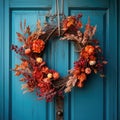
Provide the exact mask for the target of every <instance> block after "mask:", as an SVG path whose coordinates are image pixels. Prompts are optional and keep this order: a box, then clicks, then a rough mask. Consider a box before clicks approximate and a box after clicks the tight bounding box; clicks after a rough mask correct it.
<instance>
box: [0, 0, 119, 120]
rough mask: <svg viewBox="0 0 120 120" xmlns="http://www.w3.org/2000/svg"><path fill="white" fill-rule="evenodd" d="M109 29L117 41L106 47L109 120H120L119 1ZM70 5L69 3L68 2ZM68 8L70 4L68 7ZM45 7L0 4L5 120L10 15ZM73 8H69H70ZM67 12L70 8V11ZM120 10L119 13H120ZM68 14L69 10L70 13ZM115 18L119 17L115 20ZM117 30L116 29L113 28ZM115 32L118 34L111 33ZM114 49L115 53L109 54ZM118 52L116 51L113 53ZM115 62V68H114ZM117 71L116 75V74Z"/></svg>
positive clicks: (5, 113)
mask: <svg viewBox="0 0 120 120" xmlns="http://www.w3.org/2000/svg"><path fill="white" fill-rule="evenodd" d="M109 1H110V2H109V8H107V9H108V12H109V21H108V22H109V23H113V24H110V26H109V30H108V32H109V33H108V34H109V36H107V37H108V38H109V39H111V40H114V45H113V43H112V42H110V41H111V40H109V41H106V44H108V46H107V47H106V48H105V50H106V53H109V54H107V55H106V56H107V59H108V65H107V72H106V76H107V79H108V81H106V92H107V93H108V94H107V96H105V98H106V100H105V102H106V106H105V109H106V110H105V111H106V117H105V118H104V119H105V120H117V119H118V118H120V115H119V114H118V113H119V112H120V102H119V100H120V95H119V94H120V89H119V87H120V82H119V81H120V77H119V73H120V72H119V68H120V64H119V60H120V55H119V52H120V48H119V45H120V43H119V40H120V30H119V28H120V23H119V21H120V8H119V4H120V2H119V0H114V3H113V0H109ZM67 3H68V2H67ZM67 6H68V5H67ZM44 7H46V4H45V5H41V4H40V3H37V2H36V3H34V4H30V3H24V4H22V3H21V4H20V3H16V2H9V0H1V4H0V12H1V18H2V19H0V23H1V24H0V38H1V45H0V46H1V47H0V51H1V56H0V63H1V67H0V71H1V73H0V79H1V81H0V85H1V91H0V95H1V98H2V99H1V104H0V108H1V111H0V119H3V120H10V119H11V112H12V111H11V104H10V103H11V92H10V91H11V75H10V72H11V71H10V66H11V65H10V63H11V60H10V57H11V54H10V45H11V41H10V38H11V36H10V27H11V26H10V24H9V23H10V19H11V18H10V17H9V16H10V14H11V11H12V10H13V9H16V8H17V9H23V8H28V9H29V8H30V9H34V8H35V9H37V8H44ZM48 7H51V6H50V3H48ZM68 8H69V6H68ZM66 9H67V8H66ZM118 9H119V10H118ZM67 11H68V10H67ZM112 16H115V17H114V18H112ZM112 28H115V29H112ZM111 33H114V34H111ZM110 50H111V52H109V51H110ZM113 50H114V51H113ZM113 63H114V65H113ZM113 70H114V72H113Z"/></svg>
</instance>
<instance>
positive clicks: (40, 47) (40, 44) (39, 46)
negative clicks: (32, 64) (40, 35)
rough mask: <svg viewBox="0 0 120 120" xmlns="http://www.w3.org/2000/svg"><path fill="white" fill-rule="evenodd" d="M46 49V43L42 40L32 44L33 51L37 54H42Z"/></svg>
mask: <svg viewBox="0 0 120 120" xmlns="http://www.w3.org/2000/svg"><path fill="white" fill-rule="evenodd" d="M44 48H45V42H44V41H43V40H41V39H37V40H34V41H33V44H32V50H33V52H35V53H40V52H41V51H43V49H44Z"/></svg>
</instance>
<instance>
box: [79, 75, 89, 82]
mask: <svg viewBox="0 0 120 120" xmlns="http://www.w3.org/2000/svg"><path fill="white" fill-rule="evenodd" d="M86 78H87V77H86V74H85V73H81V74H80V75H79V76H78V80H80V81H81V82H83V81H84V80H86Z"/></svg>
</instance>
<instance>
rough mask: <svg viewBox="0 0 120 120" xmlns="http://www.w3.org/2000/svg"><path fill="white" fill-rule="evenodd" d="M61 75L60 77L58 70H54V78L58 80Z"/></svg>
mask: <svg viewBox="0 0 120 120" xmlns="http://www.w3.org/2000/svg"><path fill="white" fill-rule="evenodd" d="M59 77H60V75H59V73H58V72H54V73H53V78H54V80H57V79H58V78H59Z"/></svg>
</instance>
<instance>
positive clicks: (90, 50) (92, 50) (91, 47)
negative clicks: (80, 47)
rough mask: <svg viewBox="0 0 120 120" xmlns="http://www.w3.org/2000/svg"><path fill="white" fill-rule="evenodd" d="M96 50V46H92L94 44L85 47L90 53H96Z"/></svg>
mask: <svg viewBox="0 0 120 120" xmlns="http://www.w3.org/2000/svg"><path fill="white" fill-rule="evenodd" d="M94 50H95V48H94V46H92V45H87V46H86V47H85V51H86V52H87V53H88V54H89V55H91V54H93V53H94Z"/></svg>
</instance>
